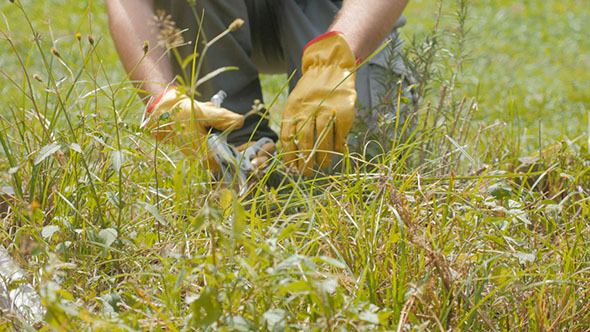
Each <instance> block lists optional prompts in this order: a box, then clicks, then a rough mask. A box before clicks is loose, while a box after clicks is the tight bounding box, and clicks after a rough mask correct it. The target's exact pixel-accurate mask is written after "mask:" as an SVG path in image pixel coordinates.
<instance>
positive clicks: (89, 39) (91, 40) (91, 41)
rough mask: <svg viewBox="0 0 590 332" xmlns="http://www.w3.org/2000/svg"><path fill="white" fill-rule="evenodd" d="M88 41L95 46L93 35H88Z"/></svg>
mask: <svg viewBox="0 0 590 332" xmlns="http://www.w3.org/2000/svg"><path fill="white" fill-rule="evenodd" d="M88 42H89V43H90V45H92V46H94V38H92V35H88Z"/></svg>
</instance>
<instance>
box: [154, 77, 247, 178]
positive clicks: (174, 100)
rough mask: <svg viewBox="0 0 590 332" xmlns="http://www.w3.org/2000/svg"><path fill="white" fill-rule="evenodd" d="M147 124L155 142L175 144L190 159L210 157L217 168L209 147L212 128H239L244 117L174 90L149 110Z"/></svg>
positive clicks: (165, 93) (170, 90) (170, 89)
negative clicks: (208, 140)
mask: <svg viewBox="0 0 590 332" xmlns="http://www.w3.org/2000/svg"><path fill="white" fill-rule="evenodd" d="M144 123H145V126H146V127H147V128H149V129H150V130H151V131H152V136H154V137H155V138H156V139H158V140H161V141H164V142H171V143H173V144H175V145H176V146H178V147H179V148H180V150H181V151H182V153H184V154H185V155H187V156H196V157H200V158H207V159H208V160H209V165H210V167H212V168H214V169H216V168H219V165H217V163H216V162H215V161H214V158H213V156H212V155H210V154H209V153H208V148H207V137H208V135H209V131H210V129H211V128H215V129H218V130H233V129H236V128H239V127H241V126H242V125H243V124H244V116H243V115H240V114H237V113H234V112H232V111H230V110H228V109H225V108H223V107H218V106H216V105H215V104H213V103H211V102H205V103H203V102H198V101H196V100H194V99H192V98H190V97H189V96H187V95H185V94H184V93H182V92H181V91H180V90H178V88H175V87H172V88H169V89H168V90H166V91H165V92H164V93H162V94H161V95H160V97H158V98H157V99H156V100H155V101H154V102H152V104H151V105H150V107H148V109H147V111H146V114H144Z"/></svg>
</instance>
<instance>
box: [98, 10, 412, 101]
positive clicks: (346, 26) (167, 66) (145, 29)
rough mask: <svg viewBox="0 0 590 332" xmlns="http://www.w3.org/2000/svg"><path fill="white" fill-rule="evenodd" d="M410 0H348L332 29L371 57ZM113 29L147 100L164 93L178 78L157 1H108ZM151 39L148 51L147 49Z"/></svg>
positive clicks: (356, 51)
mask: <svg viewBox="0 0 590 332" xmlns="http://www.w3.org/2000/svg"><path fill="white" fill-rule="evenodd" d="M408 1H409V0H344V1H343V3H342V9H341V10H340V11H339V13H338V15H337V16H336V18H335V19H334V22H333V23H332V25H331V26H330V29H329V31H331V30H337V31H340V32H342V34H343V35H344V38H345V39H346V41H347V42H348V44H349V45H350V48H351V49H352V51H353V53H354V55H355V57H357V58H361V59H364V58H366V57H368V56H369V55H370V54H371V53H372V52H373V51H374V50H375V49H376V48H377V47H378V46H379V44H381V42H382V41H383V40H384V39H385V38H386V37H387V35H388V34H389V32H390V31H391V30H392V29H393V27H394V25H395V22H396V21H397V19H398V18H399V17H400V15H401V13H402V11H403V9H404V8H405V6H406V4H407V3H408ZM105 2H106V6H107V12H108V17H109V30H110V33H111V36H112V38H113V42H114V43H115V47H116V49H117V53H118V54H119V57H120V59H121V62H122V63H123V67H125V70H126V71H127V72H128V73H129V74H130V78H131V79H132V80H133V81H134V82H136V83H135V85H136V86H138V87H139V88H140V89H141V90H143V91H145V92H140V96H141V97H142V98H143V100H144V102H146V103H149V100H150V97H151V96H158V95H160V94H161V93H162V92H163V91H164V90H165V89H166V86H167V85H168V84H170V83H172V81H173V80H174V73H173V71H172V65H171V63H170V60H169V59H168V57H167V56H166V54H165V53H166V49H165V46H163V45H162V44H161V43H159V38H158V33H159V32H158V31H157V28H156V27H155V26H154V25H151V24H148V26H146V24H145V22H151V21H152V20H153V17H154V9H153V7H154V3H153V0H105ZM146 42H147V44H148V48H149V50H148V52H147V53H145V52H144V45H145V43H146Z"/></svg>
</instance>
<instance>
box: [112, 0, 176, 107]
mask: <svg viewBox="0 0 590 332" xmlns="http://www.w3.org/2000/svg"><path fill="white" fill-rule="evenodd" d="M105 1H106V5H107V11H108V16H109V30H110V32H111V36H112V38H113V41H114V43H115V47H116V49H117V53H119V58H120V59H121V62H122V63H123V67H125V70H126V71H127V72H128V73H131V79H132V80H133V81H134V82H135V85H136V86H137V87H139V88H140V89H142V90H145V91H146V92H147V93H141V94H140V96H141V97H142V98H144V101H146V102H147V101H148V99H149V97H150V96H151V95H156V96H157V95H159V94H161V93H162V92H163V91H164V89H165V88H166V85H167V84H169V83H170V82H172V81H173V79H174V74H173V72H172V66H171V64H170V60H169V59H168V57H167V56H166V54H165V52H166V49H165V46H164V45H162V43H160V42H159V31H158V29H157V27H156V25H155V23H154V9H153V0H105ZM145 42H148V45H149V51H148V53H147V55H146V54H145V53H144V45H145Z"/></svg>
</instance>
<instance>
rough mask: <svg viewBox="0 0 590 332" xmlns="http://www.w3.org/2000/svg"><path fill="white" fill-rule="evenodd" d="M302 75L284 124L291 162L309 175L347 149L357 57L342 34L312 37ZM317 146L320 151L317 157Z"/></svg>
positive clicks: (284, 141) (283, 140)
mask: <svg viewBox="0 0 590 332" xmlns="http://www.w3.org/2000/svg"><path fill="white" fill-rule="evenodd" d="M301 63H302V77H301V79H300V80H299V82H298V83H297V86H296V87H295V89H294V90H293V92H291V94H290V95H289V98H288V100H287V105H286V107H285V111H284V112H283V121H282V125H281V145H282V147H283V151H284V152H285V159H286V161H287V162H289V161H295V162H296V165H297V168H298V169H299V171H302V172H303V174H304V175H305V176H309V175H311V174H312V171H313V168H314V164H316V165H317V166H318V167H320V168H326V167H328V166H329V165H330V163H331V160H332V151H335V152H342V151H343V149H344V144H345V143H346V135H348V132H349V131H350V128H351V126H352V122H353V121H354V103H355V100H356V90H355V73H354V70H355V68H356V62H355V57H354V55H353V53H352V50H351V49H350V46H349V45H348V43H347V42H346V40H345V39H344V37H342V35H341V34H340V33H339V32H328V33H326V34H323V35H321V36H319V37H317V38H316V39H314V40H312V41H311V42H310V43H309V44H308V45H307V46H306V48H305V50H304V51H303V58H302V60H301ZM314 148H317V150H316V151H317V152H315V155H311V152H312V150H313V149H314Z"/></svg>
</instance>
